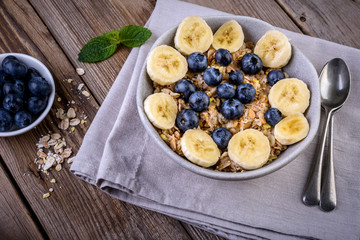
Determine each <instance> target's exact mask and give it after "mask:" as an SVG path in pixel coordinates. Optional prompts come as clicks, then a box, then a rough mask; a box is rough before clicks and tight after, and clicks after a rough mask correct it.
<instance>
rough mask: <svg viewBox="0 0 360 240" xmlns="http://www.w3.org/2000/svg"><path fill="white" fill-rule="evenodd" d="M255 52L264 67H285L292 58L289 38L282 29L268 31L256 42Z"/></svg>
mask: <svg viewBox="0 0 360 240" xmlns="http://www.w3.org/2000/svg"><path fill="white" fill-rule="evenodd" d="M254 53H255V54H256V55H258V56H259V57H260V58H261V60H262V62H263V65H264V67H269V68H281V67H284V66H285V65H286V64H288V62H289V61H290V58H291V44H290V42H289V39H288V38H287V37H286V36H285V35H284V34H283V33H282V32H280V31H277V30H270V31H267V32H266V33H265V34H264V36H262V37H261V38H260V39H259V41H258V42H257V43H256V45H255V48H254Z"/></svg>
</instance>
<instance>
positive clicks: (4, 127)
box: [0, 109, 13, 132]
mask: <svg viewBox="0 0 360 240" xmlns="http://www.w3.org/2000/svg"><path fill="white" fill-rule="evenodd" d="M12 126H13V117H12V116H11V113H9V112H8V111H6V110H4V109H0V132H6V131H8V130H10V129H11V128H12Z"/></svg>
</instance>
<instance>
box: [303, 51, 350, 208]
mask: <svg viewBox="0 0 360 240" xmlns="http://www.w3.org/2000/svg"><path fill="white" fill-rule="evenodd" d="M319 79H320V94H321V106H322V108H323V109H324V111H325V115H326V123H325V125H324V127H323V130H322V135H321V144H320V145H319V149H318V154H317V156H316V163H315V166H314V168H313V171H312V173H311V175H310V178H309V181H308V184H307V187H306V190H305V192H304V195H303V202H304V204H306V205H317V204H320V208H321V209H322V210H324V211H331V210H333V209H334V208H335V207H336V189H335V175H334V165H333V139H332V138H333V113H334V112H335V111H336V110H338V109H339V108H341V107H342V105H343V104H344V102H345V101H346V99H347V97H348V95H349V92H350V73H349V69H348V67H347V65H346V63H345V62H344V61H343V60H342V59H340V58H334V59H332V60H331V61H329V62H328V63H327V64H326V65H325V66H324V67H323V69H322V70H321V74H320V77H319ZM328 130H330V132H329V136H328V143H329V144H328V145H329V146H328V147H329V154H328V156H325V154H324V150H325V142H326V137H327V133H328ZM325 157H326V158H325ZM324 158H325V159H324ZM324 160H325V161H326V162H325V164H326V165H327V166H328V167H327V170H326V175H325V178H324V179H323V180H324V183H323V185H322V190H321V195H320V186H321V174H322V173H321V171H322V165H323V161H324Z"/></svg>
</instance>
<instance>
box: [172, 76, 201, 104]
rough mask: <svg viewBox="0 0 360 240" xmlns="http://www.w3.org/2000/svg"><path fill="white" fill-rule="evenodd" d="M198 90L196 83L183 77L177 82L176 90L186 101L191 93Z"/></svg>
mask: <svg viewBox="0 0 360 240" xmlns="http://www.w3.org/2000/svg"><path fill="white" fill-rule="evenodd" d="M195 91H196V87H195V85H194V84H193V83H192V82H191V81H189V80H186V79H182V80H180V81H178V82H177V83H176V84H175V87H174V92H176V93H180V97H181V98H183V99H184V100H185V101H188V100H189V97H190V95H191V94H193V93H194V92H195Z"/></svg>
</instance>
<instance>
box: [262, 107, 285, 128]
mask: <svg viewBox="0 0 360 240" xmlns="http://www.w3.org/2000/svg"><path fill="white" fill-rule="evenodd" d="M264 117H265V120H266V122H267V123H268V124H269V125H271V126H273V127H274V126H275V125H276V124H277V123H278V122H280V121H281V119H282V115H281V112H280V111H279V109H277V108H269V109H268V110H267V111H266V112H265V114H264Z"/></svg>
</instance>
